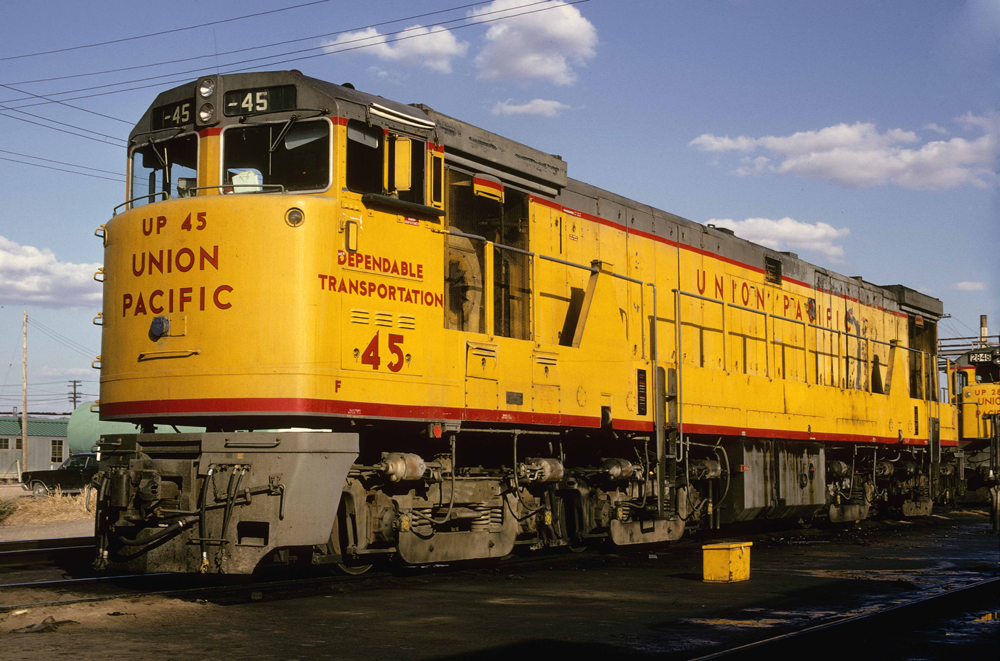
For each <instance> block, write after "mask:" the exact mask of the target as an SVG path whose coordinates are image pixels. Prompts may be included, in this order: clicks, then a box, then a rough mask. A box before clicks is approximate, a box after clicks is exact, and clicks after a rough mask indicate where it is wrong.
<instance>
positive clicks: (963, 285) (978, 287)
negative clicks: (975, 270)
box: [951, 281, 986, 291]
mask: <svg viewBox="0 0 1000 661" xmlns="http://www.w3.org/2000/svg"><path fill="white" fill-rule="evenodd" d="M951 288H952V289H957V290H958V291H985V290H986V285H984V284H983V283H981V282H968V281H962V282H956V283H955V284H953V285H952V286H951Z"/></svg>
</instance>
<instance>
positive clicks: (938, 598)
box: [688, 577, 1000, 661]
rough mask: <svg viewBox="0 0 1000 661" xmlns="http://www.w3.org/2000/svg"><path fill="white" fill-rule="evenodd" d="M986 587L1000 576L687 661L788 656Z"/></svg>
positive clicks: (997, 584)
mask: <svg viewBox="0 0 1000 661" xmlns="http://www.w3.org/2000/svg"><path fill="white" fill-rule="evenodd" d="M990 589H992V590H993V591H994V592H998V591H1000V577H993V578H987V579H984V580H981V581H978V582H976V583H973V584H971V585H963V586H962V587H958V588H955V589H953V590H946V591H943V592H935V593H934V594H929V595H928V594H924V595H922V596H920V597H918V598H916V599H912V600H910V601H907V602H904V603H902V604H896V605H893V606H888V607H886V608H882V609H879V610H876V611H870V612H865V613H860V614H858V615H852V616H850V617H846V618H842V619H837V620H833V621H828V622H823V623H820V624H816V625H813V626H809V627H805V628H803V629H799V630H797V631H790V632H788V633H784V634H780V635H777V636H772V637H771V638H765V639H764V640H758V641H755V642H752V643H746V644H745V645H739V646H737V647H731V648H729V649H725V650H720V651H718V652H712V653H711V654H706V655H703V656H698V657H692V658H691V659H689V660H688V661H708V660H709V659H721V658H726V657H740V655H746V656H747V657H749V656H753V657H754V658H761V655H762V654H766V655H777V658H786V657H789V656H792V652H790V651H788V649H787V648H790V647H791V646H795V645H812V646H815V645H816V643H817V640H818V639H820V638H821V637H822V636H824V635H837V636H840V637H841V639H846V638H844V637H845V636H849V635H851V630H852V629H859V628H862V627H864V626H871V625H872V624H873V623H874V621H875V620H883V619H889V618H890V617H893V616H897V617H898V616H903V617H907V616H910V617H912V615H913V613H914V612H915V611H919V610H920V609H922V608H927V607H929V606H934V607H937V608H940V607H941V605H942V602H945V601H954V600H957V601H958V606H959V608H961V607H963V606H967V605H968V604H969V603H970V601H971V600H972V599H973V598H975V597H982V596H984V594H986V593H989V591H990ZM994 596H996V595H994ZM950 610H952V611H954V610H958V609H956V608H954V607H953V608H951V609H950ZM935 613H936V614H937V615H938V616H940V613H941V611H940V610H936V611H935Z"/></svg>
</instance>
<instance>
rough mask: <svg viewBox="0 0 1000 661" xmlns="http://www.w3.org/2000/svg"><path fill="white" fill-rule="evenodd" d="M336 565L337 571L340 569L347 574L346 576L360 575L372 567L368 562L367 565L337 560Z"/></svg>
mask: <svg viewBox="0 0 1000 661" xmlns="http://www.w3.org/2000/svg"><path fill="white" fill-rule="evenodd" d="M336 566H337V570H338V571H340V572H342V573H344V574H347V575H348V576H361V575H362V574H364V573H365V572H367V571H368V570H369V569H371V568H372V565H370V564H368V565H347V564H344V563H343V562H338V563H337V565H336Z"/></svg>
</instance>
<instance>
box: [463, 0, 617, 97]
mask: <svg viewBox="0 0 1000 661" xmlns="http://www.w3.org/2000/svg"><path fill="white" fill-rule="evenodd" d="M526 5H532V6H531V7H530V8H528V7H526ZM538 10H546V11H538ZM521 12H532V13H526V14H525V15H523V16H517V17H515V18H509V19H504V20H502V21H497V22H496V23H491V24H490V28H489V30H487V31H486V45H485V46H484V47H483V49H482V50H481V51H480V52H479V54H478V55H477V56H476V66H477V67H478V68H479V77H480V78H512V79H517V80H547V81H549V82H552V83H555V84H556V85H569V84H571V83H572V82H573V81H574V80H576V72H575V71H574V67H579V66H583V65H584V64H586V62H587V60H589V59H590V58H592V57H594V48H595V47H596V46H597V29H596V28H595V27H594V26H593V24H592V23H591V22H590V21H588V20H587V19H585V18H584V17H583V15H582V14H580V10H579V9H577V8H576V7H574V6H572V5H567V4H566V3H564V2H561V1H560V0H553V2H546V3H544V4H535V3H533V2H532V0H493V2H491V3H490V4H489V5H487V6H485V7H482V8H480V9H475V10H473V11H472V12H470V14H469V16H471V17H472V18H480V19H481V20H484V21H486V20H491V19H496V18H501V17H503V16H506V15H510V14H517V13H521Z"/></svg>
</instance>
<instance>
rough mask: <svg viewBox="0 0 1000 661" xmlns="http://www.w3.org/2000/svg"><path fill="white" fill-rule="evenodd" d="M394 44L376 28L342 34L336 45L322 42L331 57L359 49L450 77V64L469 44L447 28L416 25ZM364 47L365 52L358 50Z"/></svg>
mask: <svg viewBox="0 0 1000 661" xmlns="http://www.w3.org/2000/svg"><path fill="white" fill-rule="evenodd" d="M393 39H394V41H390V40H388V39H387V38H386V37H385V35H382V34H379V31H378V30H376V29H375V28H366V29H364V30H361V31H359V32H348V33H347V34H342V35H340V36H339V37H337V39H336V40H335V41H327V42H323V46H324V47H326V51H327V52H328V53H335V52H337V51H341V50H351V49H358V52H361V53H368V54H370V55H374V56H375V57H377V58H379V59H380V60H384V61H386V62H400V63H403V64H408V65H416V66H422V67H426V68H428V69H432V70H434V71H439V72H441V73H451V60H452V58H455V57H462V56H464V55H465V53H466V52H467V51H468V50H469V44H468V43H466V42H464V41H459V40H458V39H456V38H455V35H454V34H453V33H452V32H451V31H449V30H446V29H445V28H442V27H432V28H425V27H423V26H420V25H414V26H412V27H408V28H406V30H405V31H403V32H402V33H401V34H399V35H394V36H393ZM360 46H364V48H360V49H359V48H358V47H360Z"/></svg>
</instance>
